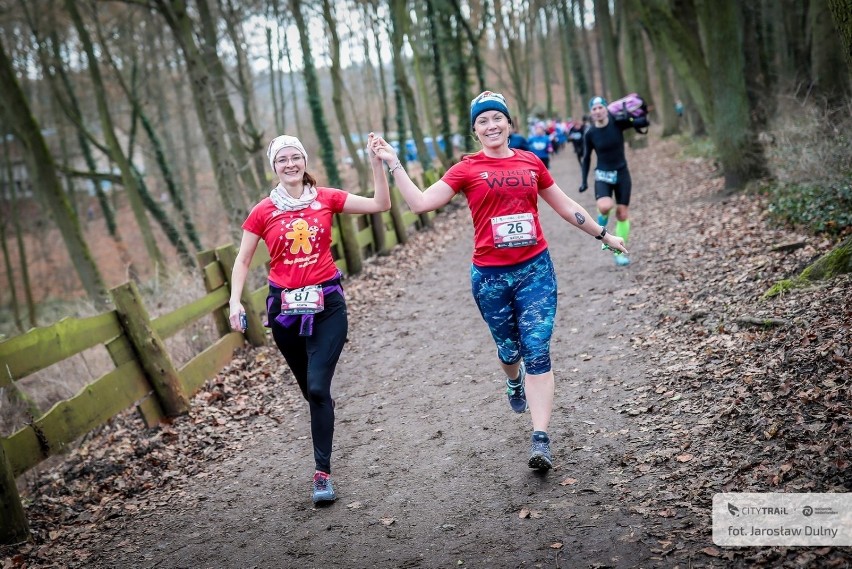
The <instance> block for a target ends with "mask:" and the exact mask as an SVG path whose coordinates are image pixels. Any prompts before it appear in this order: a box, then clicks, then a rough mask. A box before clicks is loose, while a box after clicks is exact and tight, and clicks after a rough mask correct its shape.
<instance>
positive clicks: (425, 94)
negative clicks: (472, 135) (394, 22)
mask: <svg viewBox="0 0 852 569" xmlns="http://www.w3.org/2000/svg"><path fill="white" fill-rule="evenodd" d="M417 17H418V18H421V17H424V16H423V15H422V14H419V13H418V15H417ZM425 43H426V42H425V41H424V39H423V36H422V35H421V34H420V32H419V31H417V30H415V29H414V28H412V29H411V30H410V31H409V33H408V44H409V46H411V51H412V52H413V54H414V57H412V58H411V60H412V67H413V68H414V82H415V84H416V85H417V91H418V94H419V96H420V102H421V104H420V105H419V107H420V109H421V110H420V113H419V114H420V116H422V117H424V118H425V119H426V127H425V128H426V130H427V131H428V133H429V136H430V137H431V138H432V142H433V148H434V149H435V157H436V158H437V159H438V161H439V162H440V163H441V165H442V166H443V167H444V170H446V169H448V168H449V167H450V163H449V161H448V160H447V157H446V155H445V154H444V152H443V151H442V150H441V148H440V146H438V128H437V127H438V125H437V123H436V121H435V120H434V119H433V117H434V116H435V112H434V110H433V109H432V104H431V103H430V101H431V100H432V97H431V96H430V95H429V88H428V86H427V85H426V78H425V77H424V75H423V68H422V67H421V65H420V64H421V62H422V61H424V60H426V59H427V58H426V57H425V56H424V55H423V48H424V44H425ZM433 69H434V68H433ZM424 147H425V142H424ZM427 150H428V148H427ZM430 159H431V154H430Z"/></svg>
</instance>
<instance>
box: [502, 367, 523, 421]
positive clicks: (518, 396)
mask: <svg viewBox="0 0 852 569" xmlns="http://www.w3.org/2000/svg"><path fill="white" fill-rule="evenodd" d="M526 377H527V368H526V366H524V362H523V361H522V362H521V365H520V366H519V367H518V379H516V380H514V381H512V380H511V379H509V378H508V377H507V378H506V395H508V396H509V407H511V408H512V411H514V412H515V413H523V412H524V411H526V410H527V393H526V391H524V380H525V379H526Z"/></svg>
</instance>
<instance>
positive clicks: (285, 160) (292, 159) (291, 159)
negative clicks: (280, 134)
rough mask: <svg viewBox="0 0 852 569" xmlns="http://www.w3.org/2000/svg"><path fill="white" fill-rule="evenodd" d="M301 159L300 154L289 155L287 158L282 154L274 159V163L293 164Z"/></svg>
mask: <svg viewBox="0 0 852 569" xmlns="http://www.w3.org/2000/svg"><path fill="white" fill-rule="evenodd" d="M301 161H302V155H301V154H296V155H295V156H291V157H289V158H288V157H287V156H282V157H281V158H276V159H275V163H276V164H283V165H284V166H288V165H290V164H293V165H294V166H295V165H296V164H298V163H300V162H301Z"/></svg>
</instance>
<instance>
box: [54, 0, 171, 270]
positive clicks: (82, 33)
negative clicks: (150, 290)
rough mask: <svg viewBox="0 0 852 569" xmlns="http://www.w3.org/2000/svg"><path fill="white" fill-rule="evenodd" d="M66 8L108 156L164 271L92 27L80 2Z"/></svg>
mask: <svg viewBox="0 0 852 569" xmlns="http://www.w3.org/2000/svg"><path fill="white" fill-rule="evenodd" d="M65 8H66V10H68V13H69V14H70V15H71V21H72V22H73V23H74V28H75V29H76V31H77V36H78V37H79V39H80V44H81V47H82V48H83V53H85V54H86V59H87V63H88V66H87V68H88V71H89V76H90V78H91V80H92V87H93V91H94V95H95V102H96V103H97V108H98V118H99V119H100V124H101V131H102V133H103V136H104V139H105V142H106V149H107V152H108V153H109V157H110V158H111V159H112V160H113V161H114V162H115V163H116V165H117V166H118V169H119V171H120V172H121V180H122V184H123V185H124V189H125V192H126V193H127V200H128V202H130V208H131V209H132V211H133V215H134V217H135V218H136V223H137V225H138V226H139V231H140V233H141V234H142V241H143V243H144V244H145V250H146V251H147V253H148V259H149V260H150V261H151V262H152V263H153V264H154V265H155V266H156V267H157V269H158V271H159V272H162V273H164V274H165V272H166V269H167V267H166V263H165V259H164V258H163V254H162V252H161V251H160V248H159V246H158V245H157V242H156V240H155V239H154V234H153V232H152V231H151V225H150V223H149V221H148V217H147V215H146V213H145V205H144V202H143V201H142V196H141V191H140V188H139V179H138V178H137V176H136V175H135V173H134V172H133V165H132V164H131V160H130V157H129V156H128V155H126V154H125V153H124V151H123V150H122V148H121V144H120V143H119V141H118V136H117V135H116V129H115V125H114V123H113V120H112V114H111V112H110V109H109V104H108V102H107V99H106V93H107V90H106V87H105V85H104V81H103V77H102V76H101V72H100V68H99V67H98V63H97V61H98V60H97V58H96V57H95V48H94V45H93V43H92V39H91V37H90V35H89V31H88V30H87V29H86V26H85V25H84V24H83V19H82V17H81V16H80V12H79V10H78V9H77V3H76V2H74V0H65Z"/></svg>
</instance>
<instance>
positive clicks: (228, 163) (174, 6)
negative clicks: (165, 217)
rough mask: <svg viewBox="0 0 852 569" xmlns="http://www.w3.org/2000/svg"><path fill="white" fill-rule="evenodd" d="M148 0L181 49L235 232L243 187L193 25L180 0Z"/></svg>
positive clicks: (243, 208)
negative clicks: (229, 148) (220, 118)
mask: <svg viewBox="0 0 852 569" xmlns="http://www.w3.org/2000/svg"><path fill="white" fill-rule="evenodd" d="M152 1H153V5H154V7H155V8H156V10H157V12H158V13H159V14H160V15H162V16H163V18H164V19H165V21H166V23H167V24H168V26H169V28H170V29H171V30H172V33H173V34H174V37H175V40H176V41H177V42H178V45H180V48H181V51H182V52H183V59H184V64H185V65H186V72H187V75H188V76H189V80H190V82H189V85H190V87H191V88H192V102H193V104H194V106H195V112H196V115H197V116H198V124H199V126H200V127H201V131H202V140H203V141H204V144H205V147H206V148H207V153H208V155H209V157H210V164H211V165H212V168H213V171H214V173H215V176H216V190H217V191H218V194H219V198H220V199H221V201H222V205H223V207H224V208H225V212H226V215H227V216H228V221H229V223H230V226H231V229H232V230H233V231H235V232H236V231H237V229H238V228H239V227H240V225H241V224H242V222H243V221H244V220H245V217H246V215H247V214H248V206H247V200H246V195H245V187H244V186H243V184H242V183H241V182H240V179H239V178H238V176H237V162H236V161H235V160H234V159H233V158H232V156H231V154H230V152H229V151H228V143H227V140H226V137H225V132H224V128H223V127H222V122H221V121H220V120H219V114H218V105H217V103H216V100H215V99H214V97H213V93H212V92H211V87H210V83H211V78H210V73H209V71H208V69H207V65H206V63H205V60H204V55H203V54H202V52H201V48H200V47H199V44H198V40H197V39H196V26H195V24H194V23H193V20H192V18H190V15H189V13H188V12H187V6H186V2H185V1H184V0H152Z"/></svg>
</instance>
